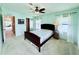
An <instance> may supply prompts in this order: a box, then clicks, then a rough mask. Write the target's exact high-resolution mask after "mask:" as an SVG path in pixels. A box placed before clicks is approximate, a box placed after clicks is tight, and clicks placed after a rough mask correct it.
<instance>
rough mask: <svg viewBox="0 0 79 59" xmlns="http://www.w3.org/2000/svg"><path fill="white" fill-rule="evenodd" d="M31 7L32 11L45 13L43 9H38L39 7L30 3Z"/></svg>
mask: <svg viewBox="0 0 79 59" xmlns="http://www.w3.org/2000/svg"><path fill="white" fill-rule="evenodd" d="M29 5H30V6H32V10H34V11H35V12H39V13H45V8H40V7H39V6H34V5H33V4H32V3H29Z"/></svg>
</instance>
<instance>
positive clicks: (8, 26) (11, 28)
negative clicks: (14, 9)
mask: <svg viewBox="0 0 79 59" xmlns="http://www.w3.org/2000/svg"><path fill="white" fill-rule="evenodd" d="M3 29H4V30H3V32H4V38H5V39H4V41H5V40H6V39H11V38H13V37H14V36H15V16H3Z"/></svg>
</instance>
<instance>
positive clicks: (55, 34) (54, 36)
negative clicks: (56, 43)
mask: <svg viewBox="0 0 79 59" xmlns="http://www.w3.org/2000/svg"><path fill="white" fill-rule="evenodd" d="M53 38H55V39H57V40H58V39H59V38H60V37H59V33H58V31H55V32H54V34H53Z"/></svg>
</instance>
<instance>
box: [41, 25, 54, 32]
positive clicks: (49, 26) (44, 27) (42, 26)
mask: <svg viewBox="0 0 79 59" xmlns="http://www.w3.org/2000/svg"><path fill="white" fill-rule="evenodd" d="M41 29H48V30H52V31H55V25H53V24H41Z"/></svg>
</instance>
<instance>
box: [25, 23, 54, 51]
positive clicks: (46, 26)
mask: <svg viewBox="0 0 79 59" xmlns="http://www.w3.org/2000/svg"><path fill="white" fill-rule="evenodd" d="M41 29H48V30H51V31H53V34H54V32H55V25H53V24H41ZM53 34H52V35H51V36H50V37H49V38H48V39H46V40H45V41H44V42H42V43H41V44H40V37H39V36H37V35H35V34H34V33H31V32H30V31H26V32H24V40H26V38H27V39H28V40H30V41H31V42H32V43H33V44H35V45H36V46H37V47H38V50H39V52H40V51H41V46H42V45H44V44H45V43H46V42H47V41H48V40H49V39H50V38H51V37H52V36H53Z"/></svg>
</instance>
